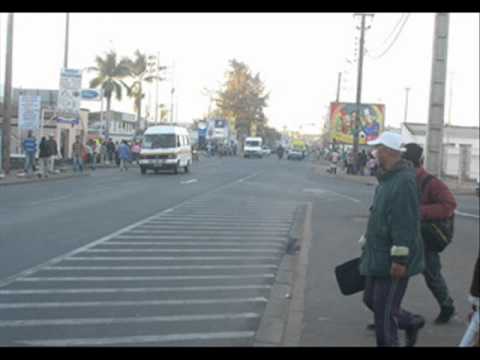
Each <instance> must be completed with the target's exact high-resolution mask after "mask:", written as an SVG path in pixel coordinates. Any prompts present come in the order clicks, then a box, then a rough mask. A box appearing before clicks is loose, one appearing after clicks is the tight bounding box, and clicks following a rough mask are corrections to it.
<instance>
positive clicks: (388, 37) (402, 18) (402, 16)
mask: <svg viewBox="0 0 480 360" xmlns="http://www.w3.org/2000/svg"><path fill="white" fill-rule="evenodd" d="M405 16H406V14H405V13H402V15H401V16H400V19H398V21H397V22H396V24H395V26H394V27H393V29H392V31H391V32H390V34H388V36H387V37H385V39H383V41H382V43H381V44H380V45H379V46H378V48H379V49H380V48H381V47H383V45H384V44H386V42H387V40H388V39H390V38H391V37H392V35H393V34H394V33H395V31H397V28H398V26H399V25H400V24H401V23H402V21H403V20H404V18H405ZM372 52H374V53H376V52H378V51H376V50H374V51H372Z"/></svg>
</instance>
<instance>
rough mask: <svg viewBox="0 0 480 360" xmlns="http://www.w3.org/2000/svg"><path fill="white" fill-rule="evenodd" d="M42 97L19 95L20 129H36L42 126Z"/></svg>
mask: <svg viewBox="0 0 480 360" xmlns="http://www.w3.org/2000/svg"><path fill="white" fill-rule="evenodd" d="M41 114H42V98H41V97H40V96H36V95H20V96H19V97H18V123H19V126H20V129H26V130H34V129H39V128H40V121H41Z"/></svg>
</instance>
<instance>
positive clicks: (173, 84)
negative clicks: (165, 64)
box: [170, 63, 175, 123]
mask: <svg viewBox="0 0 480 360" xmlns="http://www.w3.org/2000/svg"><path fill="white" fill-rule="evenodd" d="M174 71H175V63H172V90H171V91H170V122H172V123H173V94H174V93H175V83H174V79H173V77H174Z"/></svg>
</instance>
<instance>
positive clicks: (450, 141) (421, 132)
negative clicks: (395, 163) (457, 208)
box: [401, 123, 480, 180]
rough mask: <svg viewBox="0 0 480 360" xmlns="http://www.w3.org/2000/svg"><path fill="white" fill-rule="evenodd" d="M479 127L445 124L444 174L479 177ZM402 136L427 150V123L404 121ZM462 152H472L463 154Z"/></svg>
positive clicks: (470, 177) (470, 178) (466, 177)
mask: <svg viewBox="0 0 480 360" xmlns="http://www.w3.org/2000/svg"><path fill="white" fill-rule="evenodd" d="M479 130H480V129H479V128H478V127H474V126H452V125H445V126H444V128H443V169H442V174H443V175H444V176H451V177H456V178H458V177H459V176H460V177H461V178H464V179H465V180H472V179H478V177H479ZM401 134H402V137H403V139H404V141H406V142H415V143H417V144H419V145H421V146H422V147H423V148H424V150H425V145H426V138H427V124H421V123H403V124H402V132H401ZM462 154H470V155H469V156H462Z"/></svg>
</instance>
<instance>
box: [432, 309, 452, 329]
mask: <svg viewBox="0 0 480 360" xmlns="http://www.w3.org/2000/svg"><path fill="white" fill-rule="evenodd" d="M454 314H455V307H454V306H443V307H442V309H441V310H440V314H438V316H437V318H436V319H435V324H437V325H439V324H446V323H447V322H449V321H450V319H451V318H452V316H453V315H454Z"/></svg>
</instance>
